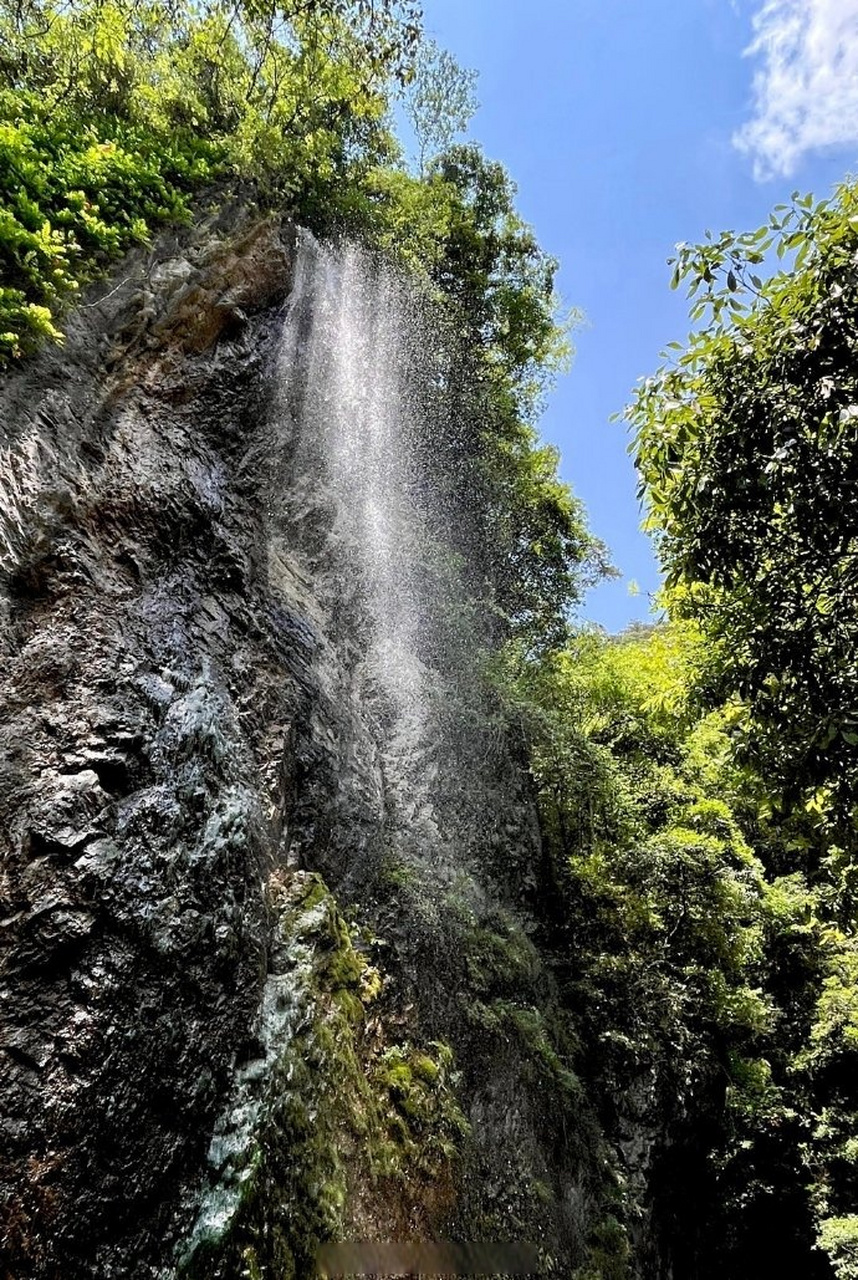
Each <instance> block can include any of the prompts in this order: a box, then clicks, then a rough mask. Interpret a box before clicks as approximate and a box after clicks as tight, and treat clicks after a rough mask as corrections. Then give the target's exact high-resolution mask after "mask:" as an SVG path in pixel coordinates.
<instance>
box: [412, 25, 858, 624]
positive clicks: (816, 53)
mask: <svg viewBox="0 0 858 1280" xmlns="http://www.w3.org/2000/svg"><path fill="white" fill-rule="evenodd" d="M424 12H425V23H426V28H427V30H428V32H429V33H430V34H431V35H433V36H434V37H435V39H436V40H437V41H438V43H439V44H441V45H442V46H444V47H446V48H448V49H449V50H450V51H451V52H452V53H453V54H454V56H455V57H456V59H457V60H458V61H459V63H460V64H461V65H463V66H466V67H472V68H475V69H476V70H478V71H479V83H478V87H477V94H478V97H479V100H480V108H479V110H478V112H477V114H476V116H475V117H474V120H473V122H472V126H471V129H470V134H469V136H471V137H473V138H475V139H476V140H477V141H479V142H480V143H482V144H483V146H484V148H485V150H486V152H487V153H488V154H489V155H490V156H491V157H492V158H494V159H498V160H501V161H503V163H504V164H505V165H506V166H507V168H508V169H509V171H510V173H511V174H512V176H513V178H514V179H515V181H516V183H517V184H518V204H519V208H520V210H521V212H522V214H523V216H524V217H525V218H526V219H527V220H528V221H529V222H531V223H532V224H533V226H534V227H535V229H536V232H537V235H538V238H539V240H540V243H541V244H542V245H543V247H544V248H545V249H547V250H548V251H549V252H551V253H553V254H554V255H555V256H556V257H558V258H559V259H560V262H561V272H560V276H559V288H560V292H561V294H562V296H563V298H564V301H565V302H566V303H568V304H569V305H574V306H576V307H580V308H582V309H583V311H584V312H585V313H586V317H587V322H586V325H585V327H584V328H582V329H581V330H580V331H579V333H578V334H577V336H576V347H577V355H576V359H575V363H574V366H573V368H572V371H571V373H570V374H569V375H567V376H565V377H564V378H562V379H561V381H560V383H559V384H558V387H557V389H556V391H555V392H554V395H553V396H552V399H551V403H550V407H549V409H548V411H547V413H546V416H545V418H544V420H543V424H542V430H543V434H544V435H545V437H546V438H547V439H549V440H551V441H553V442H554V443H556V444H557V445H558V446H559V448H560V449H561V452H562V459H563V461H562V473H563V476H564V478H565V479H566V480H568V481H570V482H571V484H572V486H573V487H574V489H575V491H576V492H577V493H578V495H579V496H580V497H581V498H582V499H583V500H584V502H585V504H586V506H587V509H588V512H589V515H590V523H591V525H592V527H593V529H594V531H595V532H596V533H597V534H599V536H600V537H602V538H603V539H604V540H605V541H606V542H607V543H608V545H609V546H610V547H611V549H612V552H613V554H614V559H615V562H616V564H617V566H618V568H620V569H621V570H622V572H623V579H622V580H621V581H619V582H616V583H609V584H606V585H604V586H602V587H600V588H598V589H597V590H596V591H594V592H593V593H592V595H591V597H590V600H589V602H588V604H587V607H586V610H585V613H586V615H587V616H588V617H590V618H591V619H593V620H594V621H596V622H599V623H601V624H602V625H604V626H606V627H607V628H608V629H609V630H611V631H616V630H619V629H620V628H622V627H623V626H625V625H626V624H627V623H629V622H631V621H632V620H634V619H636V618H637V619H645V618H646V617H647V616H648V615H649V611H650V603H649V594H650V593H651V592H653V591H654V590H655V589H656V588H657V585H658V574H657V570H656V566H655V561H654V558H653V555H652V552H651V550H650V547H649V543H648V541H647V539H646V538H645V537H644V535H643V534H641V533H640V532H639V524H640V511H639V508H638V503H637V499H636V497H635V483H636V482H635V476H634V472H633V468H632V465H631V461H630V459H629V457H628V455H627V452H626V447H627V443H628V441H627V437H626V435H625V431H624V428H623V427H622V426H621V425H618V424H613V425H612V424H610V422H609V419H610V417H611V415H612V414H613V413H615V412H617V411H618V410H621V409H622V408H623V406H624V404H625V403H626V402H627V401H628V399H629V396H630V394H631V392H632V389H633V388H634V385H635V382H636V381H637V379H638V378H639V377H641V376H643V375H645V374H647V373H650V372H652V371H653V370H654V369H655V368H656V367H657V365H658V363H659V360H658V356H659V352H660V351H661V350H662V348H663V347H664V345H665V344H666V343H667V342H669V341H671V340H673V339H674V338H679V339H682V338H684V337H685V335H686V334H687V332H688V323H687V319H686V304H685V301H684V299H683V297H682V294H681V293H676V294H674V293H671V292H670V289H669V287H668V280H669V271H668V268H667V266H666V264H665V260H666V259H667V258H668V257H669V256H670V255H671V253H672V250H673V246H674V245H675V244H676V242H677V241H680V240H686V241H696V240H698V239H701V238H702V237H703V233H704V231H705V230H706V228H708V227H711V228H712V229H713V230H721V229H722V228H725V227H729V228H732V229H734V230H737V231H741V230H746V229H749V228H753V227H756V226H757V225H759V224H760V223H761V222H763V221H764V220H765V218H766V215H767V213H768V210H769V209H770V208H771V206H772V205H773V204H777V203H778V202H780V201H781V200H783V199H784V198H786V197H788V196H789V194H790V192H792V191H793V190H795V189H796V188H797V187H798V188H801V190H802V191H806V190H807V191H814V192H815V193H816V194H817V195H824V194H827V193H828V192H829V191H830V189H831V187H832V186H833V185H834V183H836V182H837V181H839V180H840V179H841V178H843V177H844V176H845V175H846V174H847V172H849V171H850V170H851V169H853V168H854V167H855V161H856V159H858V0H527V2H525V0H424ZM632 580H634V581H636V582H637V584H638V585H639V587H640V594H639V595H637V596H633V595H631V594H630V593H629V582H630V581H632Z"/></svg>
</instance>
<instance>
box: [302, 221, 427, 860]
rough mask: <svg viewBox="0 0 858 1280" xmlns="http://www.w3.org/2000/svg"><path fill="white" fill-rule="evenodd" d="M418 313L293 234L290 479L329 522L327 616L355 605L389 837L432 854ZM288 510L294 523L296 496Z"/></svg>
mask: <svg viewBox="0 0 858 1280" xmlns="http://www.w3.org/2000/svg"><path fill="white" fill-rule="evenodd" d="M421 313H422V308H421V306H420V303H419V299H417V298H415V295H414V290H413V286H410V287H406V285H405V284H404V283H403V282H402V281H401V280H400V279H398V278H397V276H396V274H395V272H394V271H393V270H392V269H391V268H390V267H389V266H385V265H383V264H381V263H380V262H379V261H378V260H377V259H375V258H374V257H373V256H372V255H370V254H369V253H367V252H366V251H365V250H363V249H361V248H360V247H358V246H356V245H354V244H344V245H342V246H331V245H321V244H319V243H317V242H316V241H315V240H314V238H313V237H312V236H311V235H309V234H308V233H306V232H304V233H302V234H301V236H300V240H299V250H298V260H297V264H296V272H295V281H294V286H293V291H292V295H291V298H290V302H289V306H288V310H287V314H286V318H285V322H284V329H283V339H282V346H281V353H280V369H279V391H280V403H281V409H282V412H283V413H284V415H285V416H287V417H288V418H289V419H290V421H291V424H292V427H293V430H294V438H295V443H294V449H295V454H296V458H295V462H296V465H295V466H294V474H295V475H296V476H298V477H300V476H304V477H307V476H312V477H313V485H314V487H315V489H316V494H317V495H318V492H321V493H322V494H323V495H324V503H325V506H326V508H327V511H328V529H327V531H326V541H325V546H324V551H323V556H324V560H325V562H326V563H327V564H328V565H330V563H331V562H332V561H334V562H336V563H338V564H339V565H340V566H341V570H340V574H341V576H340V578H339V579H338V580H337V581H336V583H335V584H334V593H333V594H334V595H335V597H336V599H334V600H332V608H333V609H334V610H335V611H336V609H337V608H338V607H339V608H341V607H342V602H343V600H348V599H349V598H351V599H355V598H357V599H358V600H359V601H360V610H361V612H362V615H363V617H362V627H361V630H362V647H363V655H362V659H361V672H360V674H361V691H360V696H361V700H362V701H363V702H364V703H365V705H366V706H367V707H369V708H370V709H371V711H372V713H373V714H374V716H375V721H376V730H377V734H378V739H379V743H380V746H381V750H382V755H383V759H384V763H385V772H386V775H387V777H386V780H387V784H388V792H389V794H390V795H391V796H392V798H393V800H394V802H395V803H396V804H398V806H399V809H400V812H399V814H398V825H400V826H405V827H407V828H409V829H410V830H411V833H412V836H414V835H415V833H416V832H417V830H418V829H421V830H422V834H423V838H424V843H425V840H426V839H427V838H428V839H429V840H430V841H431V842H432V843H433V844H434V845H435V846H436V847H437V844H438V840H439V836H438V830H437V821H436V816H437V815H436V814H435V811H434V807H433V804H432V802H431V800H430V790H431V783H432V779H433V776H434V767H435V766H434V755H435V751H436V739H437V733H436V729H435V726H434V723H433V721H434V711H433V707H434V705H435V703H436V698H437V692H438V685H439V679H440V677H439V674H438V672H437V671H436V670H435V669H434V668H433V666H432V662H431V656H430V655H431V648H432V631H433V626H434V624H435V621H436V620H435V618H434V617H433V607H432V603H431V597H432V591H433V586H432V578H433V561H432V551H431V547H430V542H431V540H430V537H429V530H430V526H431V524H432V520H433V513H432V511H431V506H432V496H431V495H432V492H433V486H432V483H431V482H430V477H429V476H427V475H425V474H424V470H425V469H424V468H423V467H422V466H421V450H420V433H421V431H423V432H424V433H425V431H426V394H425V393H426V388H427V383H428V382H429V381H430V379H431V370H430V363H429V353H430V352H431V350H432V348H431V335H430V334H429V333H428V332H427V331H426V326H425V324H424V322H423V320H422V317H421ZM292 501H293V507H294V509H295V514H296V517H297V518H298V519H299V520H300V518H301V516H302V514H306V513H305V512H304V511H303V509H302V505H301V504H302V495H301V494H300V493H299V492H298V493H295V494H294V495H293V498H292ZM316 502H317V503H318V496H317V497H316ZM331 543H333V544H335V545H334V546H333V554H332V547H331Z"/></svg>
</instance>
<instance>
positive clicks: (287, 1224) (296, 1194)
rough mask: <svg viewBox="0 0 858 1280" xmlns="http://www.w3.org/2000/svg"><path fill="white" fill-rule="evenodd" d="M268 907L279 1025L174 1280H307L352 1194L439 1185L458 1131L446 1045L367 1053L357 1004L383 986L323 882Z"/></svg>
mask: <svg viewBox="0 0 858 1280" xmlns="http://www.w3.org/2000/svg"><path fill="white" fill-rule="evenodd" d="M272 906H273V907H274V909H275V910H276V912H277V916H278V927H277V935H278V938H279V941H280V946H281V948H282V950H281V952H280V954H279V960H278V966H277V967H278V974H277V975H275V981H278V982H281V983H285V984H286V989H288V992H289V999H288V1000H287V1001H286V1005H287V1014H284V1015H283V1018H284V1020H283V1024H282V1028H280V1029H276V1035H275V1036H274V1038H273V1043H272V1045H271V1047H270V1052H269V1056H268V1059H267V1060H266V1062H265V1064H264V1071H263V1070H261V1068H260V1067H258V1066H257V1064H256V1063H254V1064H251V1066H250V1068H249V1070H248V1072H247V1077H246V1080H245V1081H244V1083H242V1081H241V1077H240V1076H239V1079H238V1082H237V1085H236V1089H235V1093H234V1096H233V1098H232V1099H231V1100H230V1104H229V1108H228V1110H227V1113H226V1115H225V1118H222V1120H221V1122H220V1124H219V1128H218V1131H217V1132H216V1142H215V1145H217V1142H218V1140H220V1142H221V1144H222V1145H223V1146H224V1147H225V1148H229V1151H230V1155H229V1158H228V1159H227V1160H226V1161H225V1162H224V1163H223V1164H222V1166H221V1168H220V1169H219V1171H218V1173H217V1174H216V1175H215V1177H214V1178H213V1182H212V1185H211V1186H210V1187H209V1189H208V1191H207V1193H206V1197H205V1199H204V1204H203V1210H202V1211H201V1214H200V1218H199V1219H198V1222H197V1225H196V1227H195V1230H194V1233H193V1236H192V1238H191V1240H190V1241H189V1242H188V1246H187V1248H186V1249H185V1251H184V1253H183V1256H182V1257H181V1259H180V1265H179V1275H180V1276H181V1277H182V1280H233V1277H235V1276H241V1277H247V1280H256V1277H264V1276H273V1275H276V1276H277V1277H278V1280H281V1278H283V1280H290V1278H291V1277H299V1276H305V1275H310V1274H312V1270H313V1266H314V1258H315V1254H316V1251H317V1249H318V1246H319V1244H320V1243H322V1242H323V1241H325V1240H329V1239H337V1238H341V1237H342V1234H343V1231H344V1229H345V1224H346V1221H347V1215H348V1208H349V1198H350V1188H352V1187H355V1186H357V1187H361V1188H363V1187H365V1186H366V1185H367V1184H372V1183H373V1181H376V1180H378V1179H386V1180H388V1181H389V1182H390V1183H391V1184H394V1185H400V1184H402V1185H404V1184H405V1183H406V1182H407V1181H408V1180H409V1179H413V1178H415V1177H417V1176H419V1177H420V1178H421V1179H426V1178H430V1179H432V1178H439V1177H441V1176H442V1175H443V1173H444V1171H445V1169H447V1168H448V1167H449V1165H450V1163H451V1162H452V1161H453V1160H454V1159H455V1157H456V1155H457V1151H458V1148H459V1146H460V1144H461V1142H462V1140H463V1138H464V1136H465V1135H466V1134H467V1131H468V1126H467V1122H466V1120H465V1118H464V1115H463V1114H462V1111H461V1109H460V1108H459V1106H458V1102H457V1100H456V1096H455V1085H456V1080H457V1077H456V1075H455V1072H454V1071H453V1055H452V1052H451V1050H450V1049H449V1047H448V1046H446V1045H443V1044H436V1043H433V1044H430V1045H428V1046H426V1047H425V1048H422V1049H419V1050H418V1049H416V1048H414V1047H413V1046H412V1045H410V1044H408V1043H405V1044H400V1045H388V1046H386V1047H385V1046H383V1045H381V1046H379V1045H378V1043H377V1040H376V1039H374V1040H373V1045H372V1047H370V1046H369V1045H367V1044H365V1043H364V1041H363V1032H362V1027H363V1023H364V1020H365V1019H364V1009H365V1003H367V1002H369V1001H370V1000H371V999H373V998H375V996H376V995H377V994H378V991H379V990H380V989H381V985H382V977H381V974H380V973H379V972H378V970H376V969H374V968H372V966H370V965H369V964H368V963H367V961H366V960H365V958H364V957H363V956H362V955H361V954H360V953H359V952H357V951H356V950H355V949H354V946H353V944H352V940H351V933H350V930H349V928H348V927H347V925H346V923H345V921H344V920H343V918H342V916H341V915H340V913H339V911H338V909H337V906H336V903H335V901H334V899H333V898H332V896H331V895H330V893H329V892H328V890H327V889H326V888H325V886H324V883H323V882H322V881H321V880H320V878H319V877H318V876H314V875H307V874H306V873H295V874H294V875H293V876H292V877H290V879H289V880H288V881H286V882H279V883H275V884H274V885H273V886H272ZM260 1075H264V1085H263V1086H262V1092H261V1093H260V1092H259V1089H258V1087H257V1084H256V1081H258V1079H259V1077H260ZM254 1109H255V1110H254ZM248 1114H253V1115H255V1119H254V1121H253V1123H252V1124H250V1125H245V1129H242V1128H241V1124H242V1123H243V1119H244V1117H246V1116H247V1115H248ZM218 1134H220V1139H218Z"/></svg>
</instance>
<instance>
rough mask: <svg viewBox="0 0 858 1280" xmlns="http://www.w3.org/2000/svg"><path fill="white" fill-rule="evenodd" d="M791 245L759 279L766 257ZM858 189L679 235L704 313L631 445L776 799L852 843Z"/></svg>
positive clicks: (673, 600) (651, 399) (682, 590)
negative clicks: (703, 238) (696, 241)
mask: <svg viewBox="0 0 858 1280" xmlns="http://www.w3.org/2000/svg"><path fill="white" fill-rule="evenodd" d="M772 251H776V252H777V254H778V255H779V256H780V257H781V258H783V257H785V256H787V255H793V257H794V260H793V263H792V267H791V269H790V270H789V271H782V272H780V273H779V274H776V275H775V276H773V277H772V278H771V279H770V280H768V281H766V282H765V283H764V282H763V281H762V280H761V279H760V277H759V276H758V275H757V274H755V268H758V267H759V269H762V267H761V266H760V264H761V263H762V262H763V261H764V257H765V255H766V254H769V253H771V252H772ZM856 251H858V189H856V188H855V187H854V186H852V185H845V186H843V187H841V188H840V190H839V192H838V194H837V196H836V198H835V199H834V200H833V201H832V202H826V201H823V202H821V203H819V204H816V205H814V204H813V202H812V200H811V199H810V198H809V197H807V198H803V199H802V198H799V197H798V196H797V195H796V196H795V197H794V198H793V203H792V205H790V206H788V207H783V206H782V207H780V208H779V209H778V210H776V212H775V213H774V214H773V215H772V219H771V221H770V223H769V225H768V226H767V227H763V228H760V230H759V231H757V232H754V233H752V234H750V235H746V236H739V237H734V236H733V235H732V234H730V233H725V234H724V235H723V236H721V237H719V238H717V239H715V238H712V239H711V240H710V241H709V242H708V243H707V244H705V245H703V246H700V247H698V248H697V249H690V248H688V247H685V246H681V247H680V255H679V258H678V260H677V262H676V269H675V275H674V280H675V282H677V283H678V282H679V281H680V280H683V279H686V280H688V281H689V283H690V293H691V295H692V297H694V298H695V299H696V302H695V306H694V309H693V312H692V315H693V316H694V317H695V318H700V317H702V316H704V315H708V317H709V323H708V326H707V327H706V328H704V329H702V330H700V331H699V332H698V333H696V334H695V335H693V336H692V338H691V339H690V341H689V345H688V347H687V349H686V350H685V351H684V352H683V351H682V348H681V347H680V345H679V344H675V345H674V351H675V352H681V354H677V355H675V357H674V359H672V360H671V361H669V362H668V363H667V364H665V365H664V366H663V367H662V369H661V370H660V371H659V372H658V373H657V374H656V375H655V376H654V377H653V378H650V379H648V380H647V381H646V382H645V383H644V384H643V385H642V387H641V388H640V390H639V392H638V395H637V399H636V401H635V403H634V405H633V406H632V408H631V410H630V418H631V421H632V423H633V425H634V428H635V432H636V434H635V446H634V447H635V456H636V461H637V465H638V467H639V470H640V474H641V486H642V492H643V493H644V494H645V496H646V500H647V504H648V508H649V512H650V517H649V521H650V525H651V526H652V527H653V528H654V530H655V532H656V537H657V541H658V544H659V549H660V554H661V557H662V560H663V562H664V565H665V568H666V570H667V575H668V589H669V593H670V597H669V598H670V604H671V607H672V609H673V610H674V612H675V613H676V614H677V615H680V616H687V617H693V618H696V619H698V620H699V621H700V622H701V625H702V626H703V628H704V631H705V633H706V637H707V641H708V645H709V649H708V652H709V655H710V661H709V664H708V671H707V673H706V677H705V684H706V686H707V689H708V692H709V696H710V697H712V698H713V699H717V700H719V701H724V700H726V699H727V698H730V697H733V698H735V699H737V700H738V703H739V704H740V705H741V707H742V708H743V709H744V711H745V713H746V715H745V720H744V723H743V724H741V725H737V730H736V731H737V736H738V737H741V740H742V747H743V749H744V752H745V757H746V758H747V759H748V760H750V761H751V762H753V763H754V765H755V766H756V767H757V769H758V770H759V771H760V772H762V773H764V774H765V777H766V779H767V784H768V787H769V789H770V792H771V793H772V795H773V797H774V800H775V804H776V805H777V806H779V808H780V810H781V812H784V811H786V810H788V809H789V810H792V809H795V808H797V806H798V805H803V806H805V808H806V811H807V812H808V813H809V814H811V815H816V819H817V826H819V827H823V826H824V827H826V828H828V830H829V833H830V834H831V836H832V838H835V837H836V838H838V839H839V842H842V841H843V840H844V839H845V840H847V841H849V842H851V841H852V839H853V835H852V833H853V831H854V822H853V819H854V816H855V812H856V810H855V805H856V801H858V793H856V789H855V779H856V777H858V774H856V764H858V720H856V710H855V708H856V702H858V697H856V695H858V665H856V660H855V653H856V639H858V631H856V626H857V625H858V624H856V616H855V610H854V594H855V586H856V578H858V554H856V551H858V499H856V493H855V488H854V485H853V483H852V476H853V475H854V472H855V468H856V465H858V432H856V422H858V383H856V366H855V355H854V353H855V344H856V333H858V328H857V327H856V322H858V288H856V280H855V271H854V258H855V254H856Z"/></svg>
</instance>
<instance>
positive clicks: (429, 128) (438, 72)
mask: <svg viewBox="0 0 858 1280" xmlns="http://www.w3.org/2000/svg"><path fill="white" fill-rule="evenodd" d="M476 84H477V73H476V71H469V70H467V69H466V68H464V67H460V66H459V64H458V62H456V59H455V58H454V57H453V55H452V54H451V53H449V52H448V51H447V50H446V49H441V48H440V47H439V46H438V45H437V44H436V43H435V41H434V40H424V41H423V43H422V45H421V46H420V49H419V52H418V54H417V58H416V60H415V67H414V78H413V79H412V80H411V82H410V84H409V86H408V88H407V90H406V92H405V94H404V105H405V114H406V116H407V117H408V119H409V121H410V123H411V127H412V129H413V130H414V136H415V138H416V139H417V165H418V171H419V173H420V176H421V177H422V176H423V174H424V172H425V168H426V163H427V161H429V160H432V159H434V158H435V157H436V156H437V155H440V153H441V152H443V151H447V150H448V149H449V148H450V147H451V146H452V144H453V141H454V139H455V138H456V137H457V136H458V135H459V134H460V133H464V132H465V130H466V129H467V127H468V123H469V122H470V119H471V117H472V116H473V114H474V112H475V111H476V109H477V106H478V103H477V99H476V94H475V92H474V91H475V89H476Z"/></svg>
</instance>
